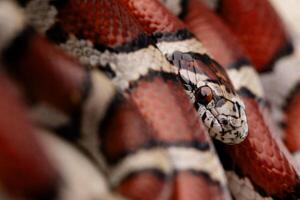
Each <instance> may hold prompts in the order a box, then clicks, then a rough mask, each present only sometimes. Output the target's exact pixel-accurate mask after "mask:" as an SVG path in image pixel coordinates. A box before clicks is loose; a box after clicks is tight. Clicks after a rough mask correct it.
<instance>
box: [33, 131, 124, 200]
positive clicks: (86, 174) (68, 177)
mask: <svg viewBox="0 0 300 200" xmlns="http://www.w3.org/2000/svg"><path fill="white" fill-rule="evenodd" d="M38 133H39V134H37V136H38V137H39V138H40V140H41V142H42V144H43V146H44V148H45V150H46V152H47V153H48V155H49V157H50V159H51V161H52V163H53V164H54V165H55V167H56V168H57V170H58V172H59V173H60V175H61V176H62V181H63V184H62V186H61V188H60V191H59V198H58V199H64V200H82V199H99V200H108V199H109V200H125V199H124V198H122V197H121V196H119V195H117V194H114V193H112V192H111V191H110V190H109V186H108V185H107V180H106V178H105V176H104V174H103V172H101V171H99V170H98V169H97V168H96V167H95V166H94V165H93V164H92V163H91V161H89V160H87V159H86V157H85V156H84V155H82V154H81V153H80V152H79V151H77V150H76V149H75V148H73V147H72V146H71V145H69V144H67V143H66V142H64V141H63V140H61V139H59V138H58V137H56V136H55V135H54V134H52V133H49V132H46V131H43V130H38Z"/></svg>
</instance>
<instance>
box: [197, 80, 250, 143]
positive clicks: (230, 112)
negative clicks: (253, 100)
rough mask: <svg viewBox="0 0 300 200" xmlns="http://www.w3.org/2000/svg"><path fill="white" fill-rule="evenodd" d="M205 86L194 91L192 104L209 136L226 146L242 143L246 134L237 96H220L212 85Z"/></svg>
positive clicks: (242, 107)
mask: <svg viewBox="0 0 300 200" xmlns="http://www.w3.org/2000/svg"><path fill="white" fill-rule="evenodd" d="M206 84H207V85H204V86H200V87H197V89H196V90H195V92H194V98H195V102H194V104H195V107H196V109H197V111H198V113H199V115H200V117H201V119H202V121H203V123H204V124H205V126H206V127H207V129H208V132H209V134H210V135H211V136H212V137H214V138H216V139H218V140H220V141H222V142H224V143H227V144H238V143H240V142H242V141H243V140H244V139H245V138H246V136H247V134H248V125H247V119H246V113H245V106H244V104H243V102H242V101H241V100H240V98H239V97H238V96H234V95H232V96H228V95H227V96H223V95H220V93H218V91H220V86H216V85H215V84H214V83H213V84H211V83H210V82H208V83H206ZM222 94H224V93H222Z"/></svg>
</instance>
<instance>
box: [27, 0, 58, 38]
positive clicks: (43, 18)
mask: <svg viewBox="0 0 300 200" xmlns="http://www.w3.org/2000/svg"><path fill="white" fill-rule="evenodd" d="M49 2H50V0H31V1H29V3H28V4H27V5H26V7H25V11H26V15H27V18H28V20H29V21H30V23H31V25H32V26H34V27H35V28H36V29H37V30H38V31H39V32H41V33H45V32H46V31H47V30H48V29H49V28H50V27H51V26H52V25H53V24H54V23H55V17H56V15H57V10H56V8H55V7H54V6H52V5H50V4H49Z"/></svg>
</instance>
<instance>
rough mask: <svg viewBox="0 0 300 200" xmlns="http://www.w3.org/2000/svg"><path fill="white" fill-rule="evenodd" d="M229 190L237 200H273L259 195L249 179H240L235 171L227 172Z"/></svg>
mask: <svg viewBox="0 0 300 200" xmlns="http://www.w3.org/2000/svg"><path fill="white" fill-rule="evenodd" d="M226 177H227V180H228V185H229V189H230V191H231V193H232V195H233V196H234V198H235V199H237V200H272V198H270V197H262V196H261V195H260V194H259V193H257V192H256V191H255V189H254V187H253V185H252V183H251V182H250V180H249V179H248V178H240V177H239V176H238V175H237V174H236V173H235V172H233V171H226Z"/></svg>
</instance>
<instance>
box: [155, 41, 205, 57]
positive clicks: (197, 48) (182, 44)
mask: <svg viewBox="0 0 300 200" xmlns="http://www.w3.org/2000/svg"><path fill="white" fill-rule="evenodd" d="M156 45H157V47H158V48H159V50H160V51H161V52H162V53H163V54H164V55H172V54H173V53H174V52H175V51H180V52H182V53H186V52H194V53H199V54H204V53H207V50H206V49H205V48H204V46H203V45H202V43H200V42H199V41H198V40H197V39H195V38H191V39H187V40H182V41H162V42H158V43H157V44H156Z"/></svg>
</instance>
